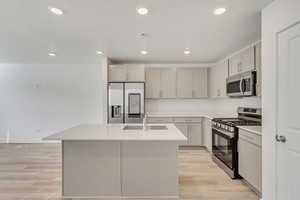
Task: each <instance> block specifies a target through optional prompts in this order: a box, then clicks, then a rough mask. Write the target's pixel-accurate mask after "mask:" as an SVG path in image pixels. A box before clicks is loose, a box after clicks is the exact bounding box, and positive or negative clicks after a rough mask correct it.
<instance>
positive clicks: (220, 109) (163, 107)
mask: <svg viewBox="0 0 300 200" xmlns="http://www.w3.org/2000/svg"><path fill="white" fill-rule="evenodd" d="M239 106H242V107H253V108H259V107H261V98H260V97H245V98H222V99H199V100H195V99H191V100H187V99H166V100H146V112H148V113H180V112H191V113H194V112H195V113H196V112H197V113H216V114H226V115H228V117H231V116H236V113H237V108H238V107H239Z"/></svg>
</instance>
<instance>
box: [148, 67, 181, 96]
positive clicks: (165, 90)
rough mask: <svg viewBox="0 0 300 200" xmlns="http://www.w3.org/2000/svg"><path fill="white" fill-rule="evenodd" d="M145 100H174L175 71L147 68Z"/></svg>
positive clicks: (171, 69) (172, 69)
mask: <svg viewBox="0 0 300 200" xmlns="http://www.w3.org/2000/svg"><path fill="white" fill-rule="evenodd" d="M146 98H148V99H160V98H162V99H172V98H176V69H175V68H157V67H147V68H146Z"/></svg>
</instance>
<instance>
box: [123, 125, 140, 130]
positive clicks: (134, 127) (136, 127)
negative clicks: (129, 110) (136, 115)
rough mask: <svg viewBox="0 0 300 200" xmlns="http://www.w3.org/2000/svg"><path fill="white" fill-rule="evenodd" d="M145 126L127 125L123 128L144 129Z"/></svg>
mask: <svg viewBox="0 0 300 200" xmlns="http://www.w3.org/2000/svg"><path fill="white" fill-rule="evenodd" d="M143 128H144V127H143V126H134V125H130V126H129V125H127V126H125V127H124V128H123V130H143Z"/></svg>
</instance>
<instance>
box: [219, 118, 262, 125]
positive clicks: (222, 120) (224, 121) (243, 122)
mask: <svg viewBox="0 0 300 200" xmlns="http://www.w3.org/2000/svg"><path fill="white" fill-rule="evenodd" d="M213 121H215V122H219V123H221V124H225V125H228V126H259V125H261V122H257V121H251V120H245V119H240V118H214V119H213Z"/></svg>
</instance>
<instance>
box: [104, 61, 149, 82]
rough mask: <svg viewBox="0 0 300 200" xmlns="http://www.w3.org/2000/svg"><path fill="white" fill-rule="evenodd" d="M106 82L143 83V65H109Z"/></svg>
mask: <svg viewBox="0 0 300 200" xmlns="http://www.w3.org/2000/svg"><path fill="white" fill-rule="evenodd" d="M108 80H109V81H111V82H118V81H120V82H123V81H124V82H130V81H133V82H134V81H145V68H144V65H129V64H126V65H110V66H109V70H108Z"/></svg>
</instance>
